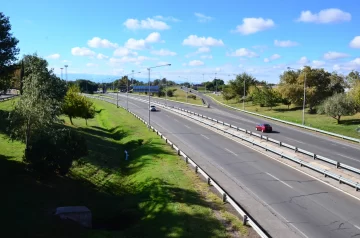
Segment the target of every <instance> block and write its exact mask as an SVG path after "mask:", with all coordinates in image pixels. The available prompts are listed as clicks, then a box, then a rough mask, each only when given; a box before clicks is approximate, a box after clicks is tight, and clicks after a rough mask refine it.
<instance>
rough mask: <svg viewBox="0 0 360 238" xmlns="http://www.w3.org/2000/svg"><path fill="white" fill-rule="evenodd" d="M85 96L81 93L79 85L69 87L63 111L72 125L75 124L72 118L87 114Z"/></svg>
mask: <svg viewBox="0 0 360 238" xmlns="http://www.w3.org/2000/svg"><path fill="white" fill-rule="evenodd" d="M84 104H85V103H84V99H83V96H81V94H80V88H79V87H78V86H77V85H72V86H70V87H69V89H68V91H67V93H66V95H65V98H64V104H63V107H62V111H63V113H64V114H65V115H67V116H68V117H69V119H70V122H71V125H74V123H73V121H72V119H73V118H76V117H82V116H83V115H84V114H85V111H86V110H85V109H84V108H85V105H84Z"/></svg>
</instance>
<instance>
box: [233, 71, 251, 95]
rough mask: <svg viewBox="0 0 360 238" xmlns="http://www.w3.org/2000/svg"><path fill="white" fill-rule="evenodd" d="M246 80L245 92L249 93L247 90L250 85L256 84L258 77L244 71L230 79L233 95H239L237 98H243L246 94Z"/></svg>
mask: <svg viewBox="0 0 360 238" xmlns="http://www.w3.org/2000/svg"><path fill="white" fill-rule="evenodd" d="M244 81H245V92H246V95H247V92H248V91H249V87H250V86H254V85H256V82H257V81H256V78H255V77H253V76H252V75H250V74H247V73H242V74H238V75H236V78H235V80H230V81H229V86H230V88H231V91H232V94H233V96H232V97H237V98H239V99H240V98H242V99H243V100H244V98H243V96H244Z"/></svg>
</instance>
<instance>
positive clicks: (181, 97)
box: [134, 87, 203, 105]
mask: <svg viewBox="0 0 360 238" xmlns="http://www.w3.org/2000/svg"><path fill="white" fill-rule="evenodd" d="M168 89H176V91H175V92H174V96H173V97H167V99H169V100H174V101H178V102H187V103H191V104H196V105H203V103H202V100H201V98H200V97H198V96H196V99H192V98H188V99H187V100H186V92H185V91H183V90H182V89H180V88H179V87H168ZM134 94H138V95H145V94H144V93H134ZM189 95H193V94H191V93H189ZM154 97H158V96H154ZM161 98H162V99H165V96H164V97H161Z"/></svg>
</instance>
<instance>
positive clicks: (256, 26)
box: [235, 17, 275, 35]
mask: <svg viewBox="0 0 360 238" xmlns="http://www.w3.org/2000/svg"><path fill="white" fill-rule="evenodd" d="M274 26H275V23H274V21H273V20H271V19H263V18H261V17H260V18H244V19H243V24H242V25H238V26H237V27H236V30H235V32H240V33H241V34H243V35H250V34H254V33H256V32H259V31H264V30H268V29H270V28H273V27H274Z"/></svg>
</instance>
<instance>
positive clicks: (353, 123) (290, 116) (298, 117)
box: [208, 94, 360, 138]
mask: <svg viewBox="0 0 360 238" xmlns="http://www.w3.org/2000/svg"><path fill="white" fill-rule="evenodd" d="M208 96H210V97H212V98H214V99H216V100H218V101H220V102H222V103H225V104H227V105H229V106H232V107H236V108H240V109H243V104H242V103H239V102H236V101H235V100H229V101H226V100H224V99H223V97H222V96H221V95H219V96H216V95H214V94H208ZM245 110H247V111H250V112H255V113H259V114H262V115H266V116H270V117H274V118H277V119H281V120H285V121H289V122H294V123H298V124H301V123H302V107H294V106H290V110H288V107H287V106H285V105H281V104H279V105H278V106H276V107H273V108H272V109H269V108H267V107H260V106H258V105H252V103H251V102H246V103H245ZM263 120H265V119H263ZM259 121H261V119H259ZM305 125H306V126H311V127H315V128H318V129H321V130H325V131H329V132H333V133H338V134H341V135H345V136H350V137H354V138H360V134H359V133H358V132H357V131H356V129H357V128H358V127H359V125H360V113H357V114H356V115H354V116H344V117H342V118H341V123H340V124H337V121H336V120H335V119H333V118H332V117H329V116H326V115H319V114H309V113H307V110H306V113H305Z"/></svg>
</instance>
